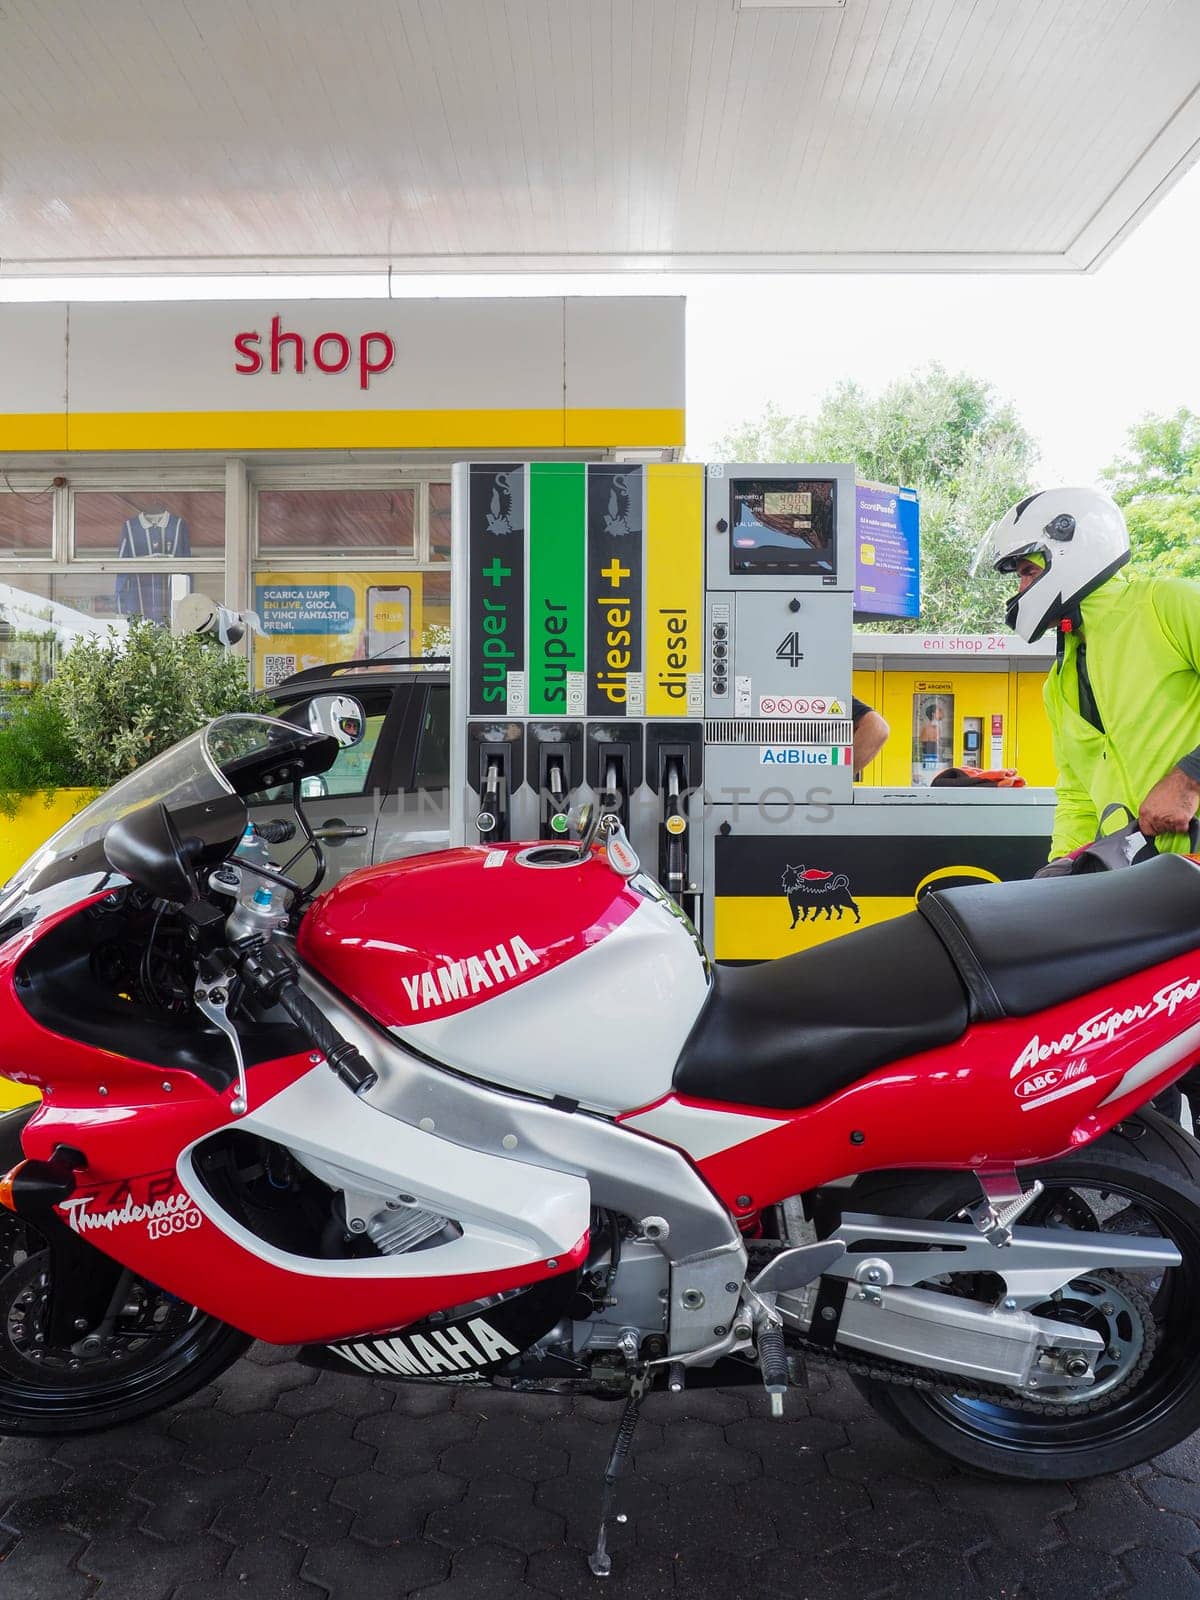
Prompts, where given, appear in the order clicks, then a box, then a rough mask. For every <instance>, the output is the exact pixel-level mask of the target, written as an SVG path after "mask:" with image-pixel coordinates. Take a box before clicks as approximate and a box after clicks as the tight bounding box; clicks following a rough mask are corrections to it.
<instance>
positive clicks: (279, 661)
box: [259, 655, 296, 689]
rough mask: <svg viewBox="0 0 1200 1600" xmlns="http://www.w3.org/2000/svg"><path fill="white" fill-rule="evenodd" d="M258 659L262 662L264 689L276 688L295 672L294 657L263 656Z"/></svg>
mask: <svg viewBox="0 0 1200 1600" xmlns="http://www.w3.org/2000/svg"><path fill="white" fill-rule="evenodd" d="M259 659H260V660H261V661H262V668H263V688H264V689H274V688H276V687H277V686H278V685H279V684H281V683H282V682H283V680H284V679H285V678H290V677H291V675H292V673H293V672H295V670H296V658H295V656H270V655H265V656H261V657H260V658H259Z"/></svg>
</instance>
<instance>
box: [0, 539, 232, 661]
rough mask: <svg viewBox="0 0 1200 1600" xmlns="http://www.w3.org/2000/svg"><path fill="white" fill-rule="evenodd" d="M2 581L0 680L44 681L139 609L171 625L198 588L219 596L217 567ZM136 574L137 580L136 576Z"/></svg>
mask: <svg viewBox="0 0 1200 1600" xmlns="http://www.w3.org/2000/svg"><path fill="white" fill-rule="evenodd" d="M11 576H12V577H13V578H14V579H16V582H14V583H2V582H0V684H14V683H26V684H27V683H33V682H44V681H45V680H46V679H48V678H49V677H51V676H52V674H53V672H54V668H55V665H56V663H57V661H58V659H59V657H60V656H61V655H62V654H63V652H64V651H66V650H68V649H69V648H70V647H71V645H72V644H73V643H74V642H75V640H76V639H78V638H81V637H83V636H85V635H94V636H97V637H101V638H103V637H104V636H105V635H106V634H107V633H108V632H109V630H110V629H111V630H112V631H113V632H114V633H117V634H121V633H123V632H124V631H125V629H126V628H127V627H128V626H129V618H130V616H132V615H134V614H138V615H142V616H147V617H149V619H150V620H151V621H152V622H158V623H163V624H165V623H167V622H169V620H170V614H171V607H172V606H173V605H174V604H175V602H176V601H178V600H181V599H182V598H183V596H184V595H186V594H189V593H191V592H192V590H193V589H199V590H201V591H202V592H203V593H205V594H207V595H209V596H210V597H212V598H213V599H216V600H220V599H222V598H223V595H224V588H223V585H222V583H221V579H220V577H219V576H218V575H217V574H216V573H206V574H204V575H203V576H200V575H197V574H193V573H189V572H177V571H173V570H171V569H169V568H168V569H167V570H166V571H164V572H158V571H155V572H145V571H143V572H140V573H137V574H134V573H123V572H117V573H113V572H107V573H103V572H92V573H89V572H69V573H63V574H56V575H53V576H52V575H50V574H37V573H31V572H21V573H12V574H11ZM133 580H136V581H133Z"/></svg>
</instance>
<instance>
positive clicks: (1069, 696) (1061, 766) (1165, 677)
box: [1043, 568, 1200, 857]
mask: <svg viewBox="0 0 1200 1600" xmlns="http://www.w3.org/2000/svg"><path fill="white" fill-rule="evenodd" d="M1080 610H1081V614H1082V617H1083V639H1084V642H1085V643H1086V645H1087V656H1086V660H1087V675H1088V681H1089V682H1090V684H1091V686H1092V693H1093V696H1094V698H1095V701H1096V709H1097V711H1098V712H1099V714H1100V720H1101V722H1103V724H1104V732H1103V733H1101V732H1100V731H1099V730H1098V729H1096V728H1094V727H1093V726H1092V724H1091V723H1090V722H1088V721H1087V720H1086V719H1085V718H1084V717H1082V716H1081V715H1080V713H1079V676H1078V672H1077V670H1076V657H1077V655H1078V651H1079V636H1078V635H1077V634H1068V635H1067V636H1066V639H1065V650H1064V652H1063V656H1062V661H1061V663H1058V664H1056V665H1055V666H1054V667H1052V668H1051V670H1050V673H1049V675H1048V676H1047V678H1046V683H1045V688H1044V690H1043V698H1044V700H1045V704H1046V714H1047V716H1048V717H1049V719H1050V728H1051V732H1052V734H1053V737H1054V757H1055V761H1056V762H1057V765H1058V805H1057V808H1056V810H1055V813H1054V837H1053V840H1052V842H1051V846H1050V854H1051V856H1052V857H1053V856H1060V855H1064V854H1065V853H1066V852H1067V851H1068V850H1075V849H1078V848H1079V846H1080V845H1084V844H1089V843H1090V842H1091V840H1092V839H1094V838H1095V836H1096V830H1097V828H1098V827H1099V822H1100V814H1101V812H1102V811H1103V810H1104V808H1105V806H1107V805H1109V804H1111V803H1112V802H1114V801H1121V802H1122V803H1123V804H1125V805H1127V806H1128V807H1129V809H1130V810H1131V811H1132V812H1133V813H1134V815H1135V816H1136V814H1137V811H1138V807H1139V806H1140V805H1141V803H1142V801H1143V800H1144V799H1145V798H1146V796H1147V794H1149V792H1150V790H1151V789H1152V788H1153V787H1154V785H1155V784H1156V783H1157V782H1158V780H1159V779H1160V778H1165V777H1166V775H1167V773H1168V772H1170V771H1171V769H1172V767H1174V766H1175V764H1176V763H1177V762H1178V761H1179V759H1180V757H1182V756H1187V755H1190V754H1191V752H1192V751H1193V750H1195V749H1196V747H1197V745H1200V584H1196V583H1192V582H1190V581H1189V580H1187V579H1186V578H1142V577H1139V576H1137V575H1136V574H1134V573H1130V572H1129V570H1128V569H1127V568H1122V570H1121V571H1120V572H1117V573H1115V574H1114V575H1113V576H1112V577H1111V578H1109V580H1108V581H1107V583H1104V584H1102V585H1101V586H1100V588H1099V589H1097V590H1096V592H1095V593H1094V594H1092V595H1089V596H1088V598H1087V599H1086V600H1084V601H1083V603H1082V605H1081V607H1080ZM1112 825H1113V824H1112V822H1111V821H1110V822H1109V823H1107V824H1106V828H1108V827H1111V826H1112ZM1156 843H1157V845H1158V848H1159V849H1160V850H1169V851H1176V852H1183V851H1186V850H1187V849H1188V840H1187V836H1186V835H1183V834H1160V835H1159V837H1158V839H1157V841H1156Z"/></svg>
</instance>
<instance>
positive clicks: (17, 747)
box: [0, 688, 79, 817]
mask: <svg viewBox="0 0 1200 1600" xmlns="http://www.w3.org/2000/svg"><path fill="white" fill-rule="evenodd" d="M0 719H2V720H0V812H3V814H4V815H5V816H6V817H12V816H15V815H16V812H17V808H18V806H19V805H20V803H21V801H22V799H23V798H24V797H25V796H26V795H28V794H33V793H34V792H35V791H37V790H39V789H40V790H44V791H45V793H46V804H47V805H49V804H50V802H51V800H53V798H54V793H55V791H56V790H57V789H67V788H73V787H74V786H75V785H76V783H77V782H78V781H79V780H78V779H77V777H76V770H77V768H76V762H75V755H74V751H73V750H72V748H71V741H70V739H69V737H68V734H67V723H66V719H65V718H64V716H63V714H62V712H61V711H59V709H58V707H57V706H55V705H53V704H52V703H51V702H50V700H49V699H48V698H47V696H46V691H45V689H44V688H38V689H34V690H32V691H31V692H18V691H13V692H10V693H7V694H4V695H2V696H0Z"/></svg>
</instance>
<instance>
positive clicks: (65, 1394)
mask: <svg viewBox="0 0 1200 1600" xmlns="http://www.w3.org/2000/svg"><path fill="white" fill-rule="evenodd" d="M53 1272H54V1266H53V1256H52V1253H51V1250H50V1248H49V1244H48V1241H47V1238H46V1236H45V1235H44V1234H43V1233H42V1232H41V1231H40V1230H39V1229H38V1228H37V1227H35V1226H34V1225H33V1224H32V1223H30V1222H28V1221H26V1220H25V1219H23V1218H18V1217H15V1216H13V1215H12V1214H11V1213H9V1212H2V1211H0V1433H83V1432H88V1431H90V1430H92V1429H97V1428H106V1427H111V1426H113V1425H115V1424H117V1423H121V1422H129V1421H131V1420H132V1419H133V1418H135V1417H140V1416H145V1415H147V1414H148V1413H150V1412H152V1411H158V1410H160V1409H162V1408H163V1407H165V1406H168V1405H171V1404H173V1403H174V1402H176V1401H179V1400H182V1399H183V1398H184V1397H185V1396H187V1395H189V1394H191V1393H192V1392H193V1391H194V1390H196V1389H198V1388H200V1387H202V1386H203V1385H204V1384H205V1383H208V1382H209V1381H210V1379H212V1378H214V1377H215V1376H216V1375H217V1374H218V1373H219V1372H221V1371H223V1370H224V1369H225V1367H227V1366H228V1365H229V1363H230V1362H231V1361H234V1360H235V1359H236V1358H237V1357H238V1356H239V1355H241V1353H242V1351H243V1350H245V1348H246V1347H247V1345H248V1344H249V1343H250V1340H249V1339H247V1338H246V1336H245V1335H244V1334H242V1333H239V1332H238V1331H237V1330H236V1329H234V1328H230V1327H229V1326H228V1325H227V1324H225V1323H223V1322H219V1321H218V1320H217V1319H216V1318H214V1317H209V1316H206V1315H205V1314H204V1313H203V1312H200V1311H197V1310H196V1309H195V1307H193V1306H189V1305H186V1304H185V1303H184V1302H183V1301H181V1300H177V1299H176V1298H175V1297H174V1296H173V1295H169V1294H167V1293H166V1292H165V1291H164V1290H162V1289H159V1288H157V1287H156V1286H155V1285H154V1284H152V1283H150V1282H148V1281H147V1280H146V1279H144V1278H138V1277H136V1276H134V1274H133V1273H129V1272H123V1273H120V1274H119V1275H118V1276H117V1277H116V1279H115V1282H114V1291H113V1295H112V1299H111V1304H110V1305H109V1307H108V1312H107V1315H106V1316H105V1317H104V1319H103V1321H102V1322H101V1324H100V1325H99V1326H98V1327H89V1326H88V1324H87V1322H86V1321H84V1319H80V1320H81V1321H83V1326H82V1327H79V1328H78V1329H77V1330H76V1331H77V1332H78V1337H77V1338H76V1339H74V1340H72V1341H70V1342H68V1341H66V1340H61V1339H60V1340H58V1341H55V1340H54V1338H53V1337H52V1336H51V1335H50V1333H49V1328H50V1318H49V1308H50V1298H51V1294H52V1292H53V1290H54V1288H55V1287H56V1286H55V1285H54V1283H53ZM68 1292H69V1286H68Z"/></svg>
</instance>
